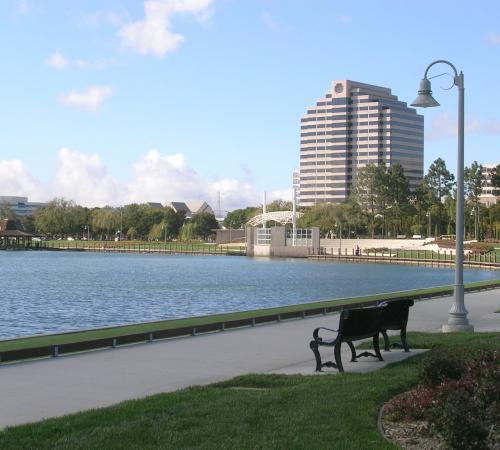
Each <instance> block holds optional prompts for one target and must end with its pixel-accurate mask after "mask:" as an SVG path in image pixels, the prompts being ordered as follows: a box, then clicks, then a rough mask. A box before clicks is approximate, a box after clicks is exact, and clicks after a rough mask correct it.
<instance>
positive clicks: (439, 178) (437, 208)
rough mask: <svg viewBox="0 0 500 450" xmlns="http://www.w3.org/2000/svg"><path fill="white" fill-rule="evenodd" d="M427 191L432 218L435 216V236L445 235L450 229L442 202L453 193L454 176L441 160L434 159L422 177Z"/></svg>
mask: <svg viewBox="0 0 500 450" xmlns="http://www.w3.org/2000/svg"><path fill="white" fill-rule="evenodd" d="M424 182H425V183H426V184H427V189H428V190H429V192H430V193H431V194H432V198H433V202H432V203H433V205H432V210H433V216H435V221H434V222H435V226H436V231H435V232H436V234H441V233H443V231H445V232H446V233H447V232H448V229H449V228H450V219H451V218H450V217H449V215H448V214H447V213H446V208H445V207H444V204H443V200H444V198H445V197H449V196H450V195H452V193H453V188H454V186H455V176H454V175H453V174H452V173H451V172H450V171H449V170H448V169H447V167H446V163H445V161H444V160H443V159H441V158H438V159H436V160H435V161H434V162H433V163H432V164H431V165H430V167H429V170H428V172H427V175H426V176H425V177H424Z"/></svg>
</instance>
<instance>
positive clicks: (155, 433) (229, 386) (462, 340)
mask: <svg viewBox="0 0 500 450" xmlns="http://www.w3.org/2000/svg"><path fill="white" fill-rule="evenodd" d="M408 338H409V342H410V346H411V347H412V348H421V347H428V348H431V349H436V347H441V348H443V347H453V346H463V348H464V349H466V351H467V352H471V353H477V352H478V351H479V350H480V349H482V348H499V347H500V333H456V334H443V333H436V334H427V333H409V335H408ZM433 351H436V350H431V351H430V352H428V353H427V354H420V355H418V356H415V357H413V358H409V359H407V360H405V361H402V362H399V363H395V364H391V365H389V366H387V367H385V368H383V369H381V370H378V371H375V372H371V373H364V374H359V373H345V374H342V375H325V376H299V375H297V376H286V375H252V374H250V375H246V376H241V377H237V378H233V379H232V380H229V381H226V382H223V383H216V384H212V385H209V386H204V387H192V388H189V389H183V390H180V391H177V392H173V393H167V394H159V395H154V396H151V397H147V398H144V399H141V400H133V401H127V402H123V403H120V404H118V405H115V406H112V407H108V408H103V409H98V410H92V411H88V412H82V413H78V414H74V415H69V416H65V417H62V418H57V419H49V420H45V421H42V422H38V423H34V424H29V425H23V426H18V427H12V428H7V429H6V430H4V431H1V432H0V448H1V449H2V450H16V449H27V448H33V449H35V448H36V449H40V450H43V449H51V450H59V449H69V448H71V449H104V448H105V449H120V450H128V449H164V448H175V449H185V448H197V449H214V448H217V449H235V448H238V449H250V448H251V449H305V448H307V449H325V448H335V449H339V450H351V449H353V450H354V449H355V450H359V449H372V450H377V449H396V448H398V447H396V446H394V445H392V444H391V443H389V442H387V441H386V440H385V439H384V438H383V437H382V436H381V435H380V434H379V433H378V431H377V428H376V417H377V412H378V410H379V408H380V406H381V405H382V403H384V402H385V401H387V400H389V399H390V398H392V397H393V396H394V395H396V394H398V393H400V392H403V391H405V390H407V389H409V388H410V387H411V386H412V385H414V384H415V383H416V381H417V377H418V371H419V368H420V366H421V363H422V362H423V361H424V359H425V358H427V357H428V355H429V354H430V353H431V352H433ZM312 364H313V363H312V361H311V365H312ZM244 388H246V389H244ZM248 388H250V389H248ZM252 388H253V389H252Z"/></svg>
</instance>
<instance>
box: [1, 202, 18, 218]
mask: <svg viewBox="0 0 500 450" xmlns="http://www.w3.org/2000/svg"><path fill="white" fill-rule="evenodd" d="M15 218H16V215H15V214H14V211H12V208H11V207H10V206H9V205H7V204H6V203H0V219H15Z"/></svg>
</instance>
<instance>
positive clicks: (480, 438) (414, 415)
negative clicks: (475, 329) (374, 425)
mask: <svg viewBox="0 0 500 450" xmlns="http://www.w3.org/2000/svg"><path fill="white" fill-rule="evenodd" d="M383 421H384V424H385V425H384V428H385V429H386V430H388V432H386V435H388V437H390V438H392V439H393V440H395V441H396V442H397V443H398V444H399V445H402V446H403V447H404V448H426V446H427V445H426V444H425V442H426V440H429V439H431V441H433V442H434V443H433V444H432V445H433V446H431V447H428V448H440V447H436V445H437V444H436V439H437V442H440V444H439V445H440V446H442V448H451V449H469V450H489V449H495V450H496V449H500V354H499V353H498V351H494V350H491V349H484V350H480V351H477V350H476V349H475V350H474V351H472V350H471V349H468V348H454V349H453V350H450V349H448V350H442V351H437V352H434V353H432V354H431V355H430V357H429V358H428V359H427V360H426V361H425V363H424V364H423V367H422V370H421V371H420V374H419V384H418V385H417V387H415V388H413V389H411V390H410V391H407V392H405V393H403V394H401V395H398V396H396V397H394V398H393V399H392V400H391V401H390V402H389V403H388V404H387V405H386V406H385V408H384V417H383ZM409 433H410V435H408V434H409ZM412 433H413V436H412V435H411V434H412ZM414 443H416V444H415V445H416V447H412V446H411V445H413V444H414Z"/></svg>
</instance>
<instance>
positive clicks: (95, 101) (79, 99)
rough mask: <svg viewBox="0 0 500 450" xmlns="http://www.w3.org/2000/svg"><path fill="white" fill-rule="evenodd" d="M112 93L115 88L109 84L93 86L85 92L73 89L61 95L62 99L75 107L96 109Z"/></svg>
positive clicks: (89, 109)
mask: <svg viewBox="0 0 500 450" xmlns="http://www.w3.org/2000/svg"><path fill="white" fill-rule="evenodd" d="M112 95H113V90H112V89H111V88H110V87H108V86H91V87H89V88H88V89H87V90H86V91H83V92H77V91H75V90H73V91H71V92H70V93H68V94H63V95H61V96H60V101H61V103H63V104H64V105H67V106H71V107H74V108H80V109H85V110H87V111H96V110H98V109H99V107H100V106H101V104H102V102H103V101H104V100H105V99H106V98H107V97H111V96H112Z"/></svg>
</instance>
